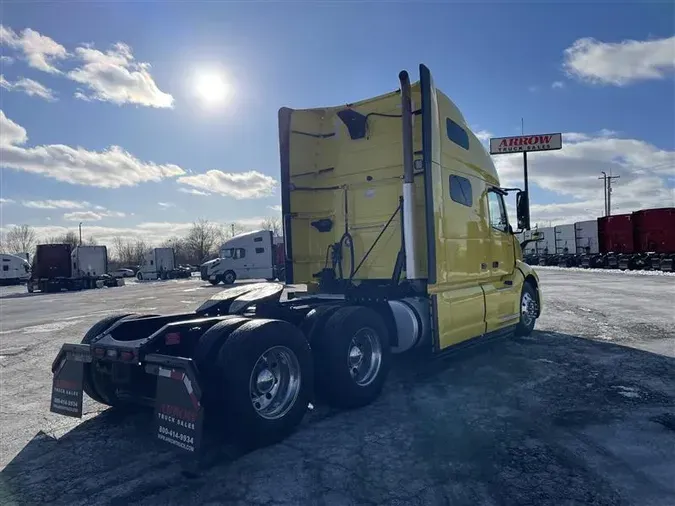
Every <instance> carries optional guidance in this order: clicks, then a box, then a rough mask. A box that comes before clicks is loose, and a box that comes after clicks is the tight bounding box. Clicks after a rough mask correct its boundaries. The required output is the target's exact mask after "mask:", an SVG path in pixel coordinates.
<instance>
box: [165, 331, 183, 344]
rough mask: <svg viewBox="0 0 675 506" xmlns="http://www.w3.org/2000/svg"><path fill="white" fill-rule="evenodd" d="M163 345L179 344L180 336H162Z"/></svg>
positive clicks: (172, 334)
mask: <svg viewBox="0 0 675 506" xmlns="http://www.w3.org/2000/svg"><path fill="white" fill-rule="evenodd" d="M164 343H165V344H166V345H167V346H171V345H174V344H180V334H179V333H178V332H170V333H169V334H167V335H166V336H164Z"/></svg>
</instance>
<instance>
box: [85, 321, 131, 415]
mask: <svg viewBox="0 0 675 506" xmlns="http://www.w3.org/2000/svg"><path fill="white" fill-rule="evenodd" d="M138 317H139V315H135V314H118V315H112V316H108V317H107V318H103V319H102V320H101V321H99V322H98V323H96V324H95V325H94V326H93V327H92V328H90V329H89V331H88V332H87V333H86V334H85V335H84V337H83V338H82V344H90V343H91V341H92V340H93V339H94V338H95V337H97V336H99V335H100V334H102V333H103V332H104V331H105V330H107V329H109V328H110V327H112V326H113V324H115V323H117V322H118V321H119V320H121V319H123V318H138ZM82 387H83V390H84V391H85V393H86V394H87V395H88V396H89V397H91V398H92V399H94V400H95V401H96V402H100V403H101V404H106V405H107V406H115V407H118V406H120V405H122V402H121V401H120V400H119V399H118V398H117V395H116V394H115V387H114V386H113V384H112V382H111V381H110V379H109V378H108V377H107V376H106V375H104V374H102V373H101V372H99V371H98V370H97V364H96V362H92V363H90V364H86V363H85V364H84V375H83V381H82Z"/></svg>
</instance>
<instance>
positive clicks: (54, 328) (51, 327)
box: [13, 320, 79, 334]
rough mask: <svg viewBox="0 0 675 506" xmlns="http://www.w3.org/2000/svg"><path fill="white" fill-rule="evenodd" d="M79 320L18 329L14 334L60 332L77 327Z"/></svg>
mask: <svg viewBox="0 0 675 506" xmlns="http://www.w3.org/2000/svg"><path fill="white" fill-rule="evenodd" d="M78 322H79V320H70V321H59V322H53V323H45V324H44V325H33V326H32V327H24V328H22V329H17V330H15V331H13V332H18V331H21V332H23V333H24V334H43V333H47V332H58V331H60V330H63V329H65V328H67V327H71V326H73V325H77V323H78Z"/></svg>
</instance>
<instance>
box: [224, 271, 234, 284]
mask: <svg viewBox="0 0 675 506" xmlns="http://www.w3.org/2000/svg"><path fill="white" fill-rule="evenodd" d="M222 280H223V283H225V284H226V285H233V284H234V282H235V281H236V280H237V275H236V274H235V273H234V271H226V272H225V274H223V276H222Z"/></svg>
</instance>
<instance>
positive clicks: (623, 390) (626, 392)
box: [613, 385, 640, 399]
mask: <svg viewBox="0 0 675 506" xmlns="http://www.w3.org/2000/svg"><path fill="white" fill-rule="evenodd" d="M613 388H616V389H617V390H618V392H617V393H618V394H619V395H623V396H624V397H628V398H629V399H639V398H640V393H639V391H638V389H637V388H635V387H625V386H623V385H616V386H614V387H613Z"/></svg>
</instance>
